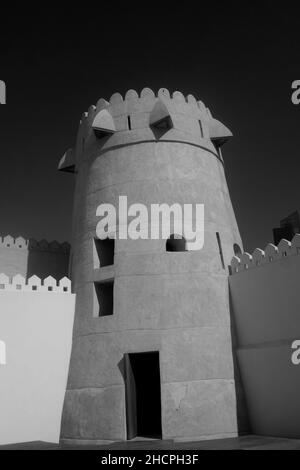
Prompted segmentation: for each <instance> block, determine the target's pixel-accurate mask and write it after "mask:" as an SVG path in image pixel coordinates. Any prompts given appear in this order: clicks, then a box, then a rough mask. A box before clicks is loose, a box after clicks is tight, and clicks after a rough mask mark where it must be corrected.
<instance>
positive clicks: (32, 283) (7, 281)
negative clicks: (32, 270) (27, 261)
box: [0, 273, 72, 294]
mask: <svg viewBox="0 0 300 470" xmlns="http://www.w3.org/2000/svg"><path fill="white" fill-rule="evenodd" d="M1 292H33V293H34V292H49V293H52V292H54V293H67V294H71V292H72V288H71V281H70V279H69V278H67V277H63V278H62V279H60V280H59V281H58V282H57V281H56V279H54V277H52V276H48V277H46V278H45V279H44V281H42V279H41V278H40V277H38V276H36V275H34V276H31V277H30V278H29V279H28V280H27V282H26V279H25V278H24V277H23V276H22V275H21V274H17V275H16V276H13V277H11V278H10V277H9V276H7V275H6V274H4V273H0V294H1Z"/></svg>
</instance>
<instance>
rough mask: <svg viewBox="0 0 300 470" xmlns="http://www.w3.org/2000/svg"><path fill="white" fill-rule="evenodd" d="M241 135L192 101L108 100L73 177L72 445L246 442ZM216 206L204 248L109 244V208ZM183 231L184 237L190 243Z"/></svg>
mask: <svg viewBox="0 0 300 470" xmlns="http://www.w3.org/2000/svg"><path fill="white" fill-rule="evenodd" d="M231 136H232V134H231V132H230V131H229V129H228V128H227V127H226V126H225V125H223V124H222V123H221V122H220V121H218V120H217V119H215V118H213V117H212V115H211V113H210V111H209V110H208V108H206V106H205V105H204V104H203V103H202V102H201V101H197V100H196V99H195V98H194V97H193V96H192V95H188V97H187V98H185V97H184V96H183V95H182V93H180V92H175V93H173V94H172V96H171V95H170V93H169V91H168V90H166V89H160V90H159V92H158V93H157V94H154V93H153V91H151V90H150V89H148V88H145V89H144V90H143V91H142V92H141V94H140V95H138V93H137V92H136V91H134V90H130V91H128V92H127V93H126V95H125V97H124V98H123V97H122V96H121V95H120V94H119V93H115V94H114V95H113V96H112V97H111V98H110V100H109V101H106V100H104V99H100V100H99V101H98V103H97V105H96V106H92V107H90V109H89V110H88V112H87V113H85V114H84V115H83V116H82V119H81V122H80V126H79V130H78V134H77V139H76V144H75V146H74V148H72V149H70V150H69V151H68V152H66V154H65V155H64V156H63V158H62V159H61V161H60V163H59V169H60V170H62V171H67V172H71V173H75V175H76V188H75V196H74V210H73V240H72V252H71V273H72V281H73V288H74V291H75V293H76V298H77V300H76V313H75V326H74V334H73V349H72V355H71V364H70V371H69V379H68V387H67V391H66V397H65V404H64V411H63V419H62V432H61V437H62V439H63V440H65V441H66V442H67V441H71V442H89V441H90V442H93V443H96V442H109V441H116V440H126V439H130V438H133V437H135V436H150V437H155V436H157V437H162V438H164V439H168V438H171V439H172V438H174V439H189V440H193V439H198V438H207V437H211V438H214V437H220V436H235V435H236V433H237V417H236V394H235V381H234V370H233V358H232V344H231V330H230V313H229V295H228V266H229V264H230V262H231V259H232V257H233V255H234V254H236V253H239V252H241V250H242V244H241V239H240V235H239V231H238V227H237V223H236V219H235V215H234V211H233V208H232V204H231V200H230V196H229V191H228V187H227V183H226V178H225V173H224V161H223V157H222V146H223V145H224V144H225V143H226V142H227V140H228V139H230V137H231ZM120 196H126V197H127V200H128V205H132V204H143V205H144V206H145V207H147V208H148V209H149V211H150V207H151V205H152V204H168V205H170V206H171V205H172V204H174V203H177V204H180V205H181V206H183V205H184V204H203V205H204V246H203V248H202V249H200V250H195V249H189V243H187V240H185V233H180V234H177V233H170V234H169V237H168V240H166V239H163V238H160V239H155V240H154V239H151V238H148V239H137V240H132V239H119V238H118V230H119V228H120V225H119V224H120V220H119V219H117V224H116V233H111V234H108V236H107V239H103V240H100V239H99V238H97V234H96V227H97V223H98V222H99V217H98V216H97V208H98V207H99V205H100V204H112V205H113V206H115V207H117V205H118V200H119V197H120ZM175 235H179V237H181V238H177V237H176V236H175Z"/></svg>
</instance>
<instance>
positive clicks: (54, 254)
mask: <svg viewBox="0 0 300 470" xmlns="http://www.w3.org/2000/svg"><path fill="white" fill-rule="evenodd" d="M69 256H70V250H69V248H68V247H67V246H66V247H65V249H64V250H60V249H56V250H54V249H53V250H51V249H49V250H48V249H47V248H46V247H44V248H39V247H37V246H35V244H34V242H29V247H28V258H27V269H26V278H27V279H28V278H30V277H31V276H33V275H36V276H38V277H40V278H42V279H44V278H46V277H48V276H52V277H54V278H55V279H62V278H63V277H64V276H66V277H68V275H69Z"/></svg>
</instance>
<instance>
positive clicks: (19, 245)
mask: <svg viewBox="0 0 300 470" xmlns="http://www.w3.org/2000/svg"><path fill="white" fill-rule="evenodd" d="M0 248H15V249H18V250H30V251H45V252H50V253H69V251H70V244H69V243H67V242H64V243H58V242H57V241H55V240H54V241H52V242H47V241H46V240H41V241H37V240H35V239H33V238H30V239H29V240H26V239H25V238H23V237H17V238H13V237H12V236H11V235H6V236H5V237H0Z"/></svg>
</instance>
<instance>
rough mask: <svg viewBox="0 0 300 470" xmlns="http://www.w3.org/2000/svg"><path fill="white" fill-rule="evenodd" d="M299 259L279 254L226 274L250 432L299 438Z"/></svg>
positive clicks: (297, 256) (295, 256)
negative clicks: (294, 356)
mask: <svg viewBox="0 0 300 470" xmlns="http://www.w3.org/2000/svg"><path fill="white" fill-rule="evenodd" d="M299 274H300V257H299V255H297V254H294V255H290V256H287V257H283V258H282V257H280V258H278V259H276V260H274V261H273V262H267V263H265V264H262V265H261V266H259V267H253V268H252V269H247V270H244V271H242V272H239V273H236V274H234V275H233V276H230V278H229V283H230V293H231V299H232V310H233V316H234V320H235V325H236V331H237V341H238V359H239V364H240V370H241V374H242V379H243V385H244V389H245V393H246V399H247V407H248V412H249V418H250V422H251V426H252V432H253V433H255V434H260V435H269V436H270V435H272V436H285V437H297V438H299V437H300V424H299V413H300V407H299V394H300V366H296V365H293V363H292V360H291V358H292V353H293V350H292V349H291V345H292V343H293V342H294V340H299V339H300V317H299V309H300V292H299V286H298V282H299Z"/></svg>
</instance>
